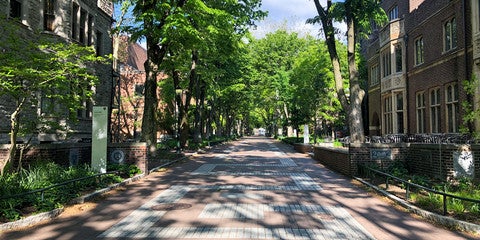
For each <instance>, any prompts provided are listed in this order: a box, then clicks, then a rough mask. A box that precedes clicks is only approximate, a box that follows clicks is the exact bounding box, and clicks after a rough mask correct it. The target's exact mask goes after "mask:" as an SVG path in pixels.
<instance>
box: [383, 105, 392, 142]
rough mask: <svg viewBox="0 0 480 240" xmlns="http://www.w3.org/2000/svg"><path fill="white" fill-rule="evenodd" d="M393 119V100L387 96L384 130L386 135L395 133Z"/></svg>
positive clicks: (384, 106) (384, 107)
mask: <svg viewBox="0 0 480 240" xmlns="http://www.w3.org/2000/svg"><path fill="white" fill-rule="evenodd" d="M392 120H393V117H392V98H391V96H387V97H385V98H384V100H383V126H384V127H383V129H384V134H390V133H393V121H392Z"/></svg>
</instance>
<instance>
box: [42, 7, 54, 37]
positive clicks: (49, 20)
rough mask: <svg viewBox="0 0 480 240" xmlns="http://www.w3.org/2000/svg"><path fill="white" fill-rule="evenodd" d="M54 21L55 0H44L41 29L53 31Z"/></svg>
mask: <svg viewBox="0 0 480 240" xmlns="http://www.w3.org/2000/svg"><path fill="white" fill-rule="evenodd" d="M54 22H55V0H44V9H43V30H45V31H53V30H54Z"/></svg>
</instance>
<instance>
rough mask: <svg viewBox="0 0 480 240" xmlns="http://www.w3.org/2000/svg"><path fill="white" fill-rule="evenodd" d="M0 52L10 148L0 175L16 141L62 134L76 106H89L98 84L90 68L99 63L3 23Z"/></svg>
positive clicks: (0, 93) (89, 51) (85, 52)
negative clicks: (20, 137)
mask: <svg viewBox="0 0 480 240" xmlns="http://www.w3.org/2000/svg"><path fill="white" fill-rule="evenodd" d="M0 49H1V51H2V52H3V53H2V54H1V55H0V99H2V100H3V101H4V102H8V105H7V107H6V108H5V111H6V112H5V113H4V116H6V117H9V119H8V120H9V121H10V122H11V128H10V142H12V146H11V148H10V154H9V157H8V159H7V160H6V161H2V162H0V172H1V173H2V174H3V172H4V168H5V167H6V165H7V163H10V162H11V161H12V159H14V157H15V154H16V143H17V138H18V136H26V135H28V134H35V133H38V132H43V133H57V132H58V131H59V130H61V131H63V134H66V133H67V129H68V127H69V125H68V124H69V123H71V122H74V121H75V120H76V116H77V114H76V113H77V110H79V109H82V108H83V104H82V103H83V102H84V101H90V99H91V97H92V94H93V91H92V87H94V86H95V85H96V84H97V83H98V78H97V76H96V75H95V73H94V68H93V65H92V64H97V63H103V62H104V61H105V59H104V58H103V57H98V56H96V54H95V51H94V49H93V47H83V46H79V45H77V44H68V43H65V42H62V41H61V40H60V39H59V38H57V37H55V36H49V35H45V34H40V33H35V32H31V31H25V29H23V28H22V27H20V26H19V25H18V24H16V23H15V22H12V21H11V20H8V19H4V18H0ZM32 106H33V108H32ZM39 113H40V114H39ZM5 120H6V119H5ZM60 120H65V121H64V122H65V124H60V122H61V121H60Z"/></svg>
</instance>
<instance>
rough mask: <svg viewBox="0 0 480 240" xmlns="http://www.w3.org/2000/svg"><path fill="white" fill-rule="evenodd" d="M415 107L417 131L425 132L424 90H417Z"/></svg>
mask: <svg viewBox="0 0 480 240" xmlns="http://www.w3.org/2000/svg"><path fill="white" fill-rule="evenodd" d="M415 108H416V113H417V116H416V120H417V121H416V122H417V133H426V132H427V129H426V124H425V111H426V103H425V92H418V93H417V94H416V98H415Z"/></svg>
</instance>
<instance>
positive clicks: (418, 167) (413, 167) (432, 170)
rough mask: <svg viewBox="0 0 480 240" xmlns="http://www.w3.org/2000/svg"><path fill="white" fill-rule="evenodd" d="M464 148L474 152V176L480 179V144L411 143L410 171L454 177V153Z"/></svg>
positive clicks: (436, 176)
mask: <svg viewBox="0 0 480 240" xmlns="http://www.w3.org/2000/svg"><path fill="white" fill-rule="evenodd" d="M463 148H467V149H469V150H470V151H471V152H472V153H473V161H474V168H475V169H474V174H475V176H474V178H476V179H480V145H477V144H475V145H461V144H411V146H410V148H409V151H408V156H407V161H406V163H407V167H408V168H409V171H410V172H413V173H417V174H422V175H426V176H429V177H432V178H438V179H451V178H454V177H455V176H454V173H455V167H454V155H455V152H458V151H460V150H461V149H463Z"/></svg>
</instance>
